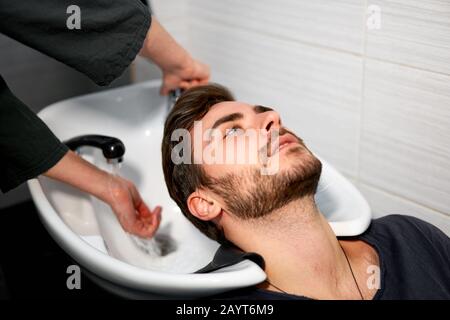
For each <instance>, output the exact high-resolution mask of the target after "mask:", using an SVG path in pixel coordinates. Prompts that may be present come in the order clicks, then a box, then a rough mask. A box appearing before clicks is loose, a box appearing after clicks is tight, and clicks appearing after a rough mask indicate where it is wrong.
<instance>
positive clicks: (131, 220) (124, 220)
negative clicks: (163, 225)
mask: <svg viewBox="0 0 450 320" xmlns="http://www.w3.org/2000/svg"><path fill="white" fill-rule="evenodd" d="M109 189H110V193H111V194H110V197H108V200H107V202H108V204H109V205H110V206H111V208H112V210H113V211H114V213H115V214H116V216H117V219H118V220H119V222H120V224H121V225H122V228H123V229H124V230H125V231H127V232H129V233H132V234H134V235H137V236H139V237H143V238H151V237H153V236H154V234H155V233H156V231H157V230H158V227H159V224H160V222H161V210H162V209H161V207H160V206H157V207H155V209H153V210H150V208H149V207H148V206H147V205H146V204H145V202H144V201H143V200H142V198H141V195H140V194H139V192H138V190H137V189H136V186H135V185H134V184H133V183H132V182H131V181H128V180H126V179H124V178H121V177H119V176H113V175H111V180H110V183H109Z"/></svg>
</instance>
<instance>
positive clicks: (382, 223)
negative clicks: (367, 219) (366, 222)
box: [367, 214, 442, 235]
mask: <svg viewBox="0 0 450 320" xmlns="http://www.w3.org/2000/svg"><path fill="white" fill-rule="evenodd" d="M367 231H368V232H383V231H388V232H395V233H396V234H398V235H407V234H411V233H414V234H423V235H430V234H432V233H435V232H439V233H442V231H441V230H440V229H438V228H437V227H435V226H434V225H432V224H431V223H428V222H426V221H423V220H421V219H419V218H416V217H413V216H409V215H402V214H391V215H386V216H383V217H380V218H377V219H373V220H372V222H371V225H370V227H369V229H368V230H367Z"/></svg>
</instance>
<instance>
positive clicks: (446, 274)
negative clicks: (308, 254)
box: [212, 215, 450, 300]
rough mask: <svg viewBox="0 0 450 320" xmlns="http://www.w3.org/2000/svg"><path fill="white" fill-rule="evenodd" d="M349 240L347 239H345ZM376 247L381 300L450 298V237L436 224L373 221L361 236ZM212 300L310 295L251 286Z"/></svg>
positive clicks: (405, 219)
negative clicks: (298, 294) (297, 294)
mask: <svg viewBox="0 0 450 320" xmlns="http://www.w3.org/2000/svg"><path fill="white" fill-rule="evenodd" d="M346 239H347V238H346ZM353 239H358V240H362V241H365V242H366V243H368V244H369V245H371V246H372V247H373V248H374V249H376V251H377V253H378V257H379V261H380V271H381V279H380V280H381V281H380V289H379V290H378V291H377V293H376V294H375V296H374V299H375V300H381V299H450V238H449V237H447V236H446V235H445V234H444V233H443V232H442V231H440V230H439V229H438V228H436V227H434V226H433V225H431V224H429V223H427V222H424V221H422V220H419V219H417V218H414V217H410V216H403V215H390V216H385V217H383V218H379V219H375V220H373V221H372V223H371V225H370V227H369V228H368V229H367V230H366V232H364V233H363V234H362V235H360V236H356V237H353ZM212 298H213V299H262V300H263V299H272V300H276V299H282V300H305V299H308V298H307V297H302V296H296V295H290V294H284V293H278V292H273V291H268V290H264V289H260V288H257V287H248V288H244V289H238V290H233V291H230V292H226V293H224V294H220V295H217V296H214V297H212Z"/></svg>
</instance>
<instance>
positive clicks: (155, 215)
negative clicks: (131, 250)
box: [133, 203, 162, 238]
mask: <svg viewBox="0 0 450 320" xmlns="http://www.w3.org/2000/svg"><path fill="white" fill-rule="evenodd" d="M136 209H137V219H136V223H135V225H134V231H133V233H134V234H136V235H138V236H140V237H142V238H151V237H153V236H154V235H155V233H156V231H157V230H158V228H159V225H160V223H161V211H162V208H161V207H160V206H157V207H156V208H155V209H154V210H153V212H151V211H150V209H149V208H148V207H147V206H146V205H145V203H142V204H141V205H140V206H139V207H138V208H136Z"/></svg>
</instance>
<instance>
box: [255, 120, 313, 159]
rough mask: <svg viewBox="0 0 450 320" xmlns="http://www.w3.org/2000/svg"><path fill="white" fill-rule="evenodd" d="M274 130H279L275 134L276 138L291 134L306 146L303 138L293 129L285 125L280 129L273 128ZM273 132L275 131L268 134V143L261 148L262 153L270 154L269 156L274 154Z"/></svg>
mask: <svg viewBox="0 0 450 320" xmlns="http://www.w3.org/2000/svg"><path fill="white" fill-rule="evenodd" d="M273 130H275V132H277V131H278V132H277V133H278V134H277V135H275V136H276V139H280V138H281V137H282V136H284V135H285V134H291V135H292V136H293V137H294V138H295V139H297V142H298V143H299V144H300V145H301V146H302V147H304V146H305V145H304V143H303V140H302V139H301V138H300V137H299V136H297V135H296V134H295V133H294V132H292V131H291V130H289V129H287V128H285V127H280V128H279V129H273ZM272 133H273V131H271V132H270V134H269V135H268V138H267V144H266V145H265V146H264V147H262V148H261V149H260V150H259V153H260V155H263V156H268V157H271V156H272V136H273V134H272Z"/></svg>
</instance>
